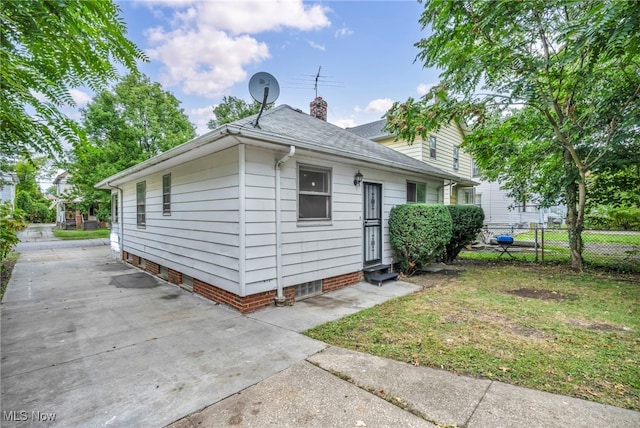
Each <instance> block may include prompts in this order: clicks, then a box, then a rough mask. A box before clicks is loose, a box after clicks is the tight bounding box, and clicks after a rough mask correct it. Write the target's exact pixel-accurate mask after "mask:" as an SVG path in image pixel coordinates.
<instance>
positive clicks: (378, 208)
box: [363, 183, 382, 266]
mask: <svg viewBox="0 0 640 428" xmlns="http://www.w3.org/2000/svg"><path fill="white" fill-rule="evenodd" d="M363 214H364V264H365V266H366V265H372V264H376V263H380V262H381V261H382V184H378V183H364V213H363Z"/></svg>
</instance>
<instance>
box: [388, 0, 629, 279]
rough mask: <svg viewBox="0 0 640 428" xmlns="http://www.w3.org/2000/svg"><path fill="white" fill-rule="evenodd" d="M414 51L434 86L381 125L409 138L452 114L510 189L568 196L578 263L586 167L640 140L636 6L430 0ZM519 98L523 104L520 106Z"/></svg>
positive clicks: (482, 163)
mask: <svg viewBox="0 0 640 428" xmlns="http://www.w3.org/2000/svg"><path fill="white" fill-rule="evenodd" d="M420 23H421V24H422V25H423V27H424V28H426V27H429V28H430V30H431V33H430V35H429V36H428V37H426V38H424V39H422V40H420V41H419V42H417V43H416V46H417V47H418V48H419V49H420V53H419V54H418V59H420V60H421V61H423V62H424V65H425V66H427V67H432V66H435V67H438V68H439V69H441V70H442V72H441V75H440V77H441V79H442V82H441V85H439V86H438V87H435V88H434V90H433V91H431V92H430V93H429V94H427V95H426V96H424V97H423V98H422V99H420V100H417V101H416V100H413V99H409V100H407V101H406V102H404V103H396V104H394V106H393V107H392V108H391V110H390V111H389V112H388V115H387V118H388V130H390V131H391V132H394V133H396V134H397V135H399V136H400V137H402V138H404V139H406V140H409V141H413V139H415V138H416V137H417V136H420V137H422V138H425V137H426V135H428V133H429V132H430V131H431V130H434V129H437V128H438V127H440V126H442V125H443V124H446V123H449V122H450V121H451V120H454V119H458V120H465V121H466V122H467V123H468V124H469V125H470V127H471V133H470V135H468V137H467V138H465V142H464V144H463V148H464V149H466V150H467V151H468V152H470V153H471V154H472V155H474V158H475V160H476V162H477V164H478V165H479V167H480V168H481V170H482V171H483V173H484V175H485V177H486V178H488V179H500V180H501V181H502V182H503V183H504V184H505V186H506V188H507V189H508V190H511V191H512V193H514V194H515V195H516V196H518V193H520V195H519V196H521V197H519V198H518V200H527V199H528V198H526V196H527V195H529V196H530V195H531V194H533V193H538V194H540V195H541V197H542V204H543V205H550V204H552V203H553V202H557V201H560V202H564V203H565V204H566V205H567V209H568V215H567V226H568V229H569V242H570V253H571V265H572V268H574V269H576V270H581V269H582V235H581V233H582V230H583V228H584V214H585V206H586V202H587V197H588V191H587V177H588V176H589V175H590V174H596V173H597V171H598V169H599V168H600V167H602V166H603V165H605V164H607V162H614V159H615V158H616V153H619V152H625V151H627V150H629V148H630V147H631V146H632V145H633V144H634V142H637V141H638V133H639V128H638V125H637V124H638V123H640V103H638V96H639V95H640V73H638V69H640V50H639V49H638V46H640V8H638V7H637V3H636V2H624V1H615V0H605V1H603V0H585V1H581V2H577V1H567V0H531V1H526V2H524V1H523V2H514V1H506V0H505V1H493V0H492V1H471V2H460V1H455V0H432V1H429V2H426V3H425V9H424V12H423V14H422V15H421V17H420ZM517 107H520V108H517Z"/></svg>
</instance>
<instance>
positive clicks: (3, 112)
mask: <svg viewBox="0 0 640 428" xmlns="http://www.w3.org/2000/svg"><path fill="white" fill-rule="evenodd" d="M119 13H120V9H119V8H118V7H117V6H116V5H114V4H113V3H112V2H111V1H108V0H105V1H86V2H80V1H67V0H60V1H57V2H52V1H46V0H32V1H28V2H26V1H5V2H2V3H0V24H1V28H2V30H1V31H2V37H1V40H2V44H1V50H0V63H1V64H2V67H0V81H1V82H2V87H1V97H0V98H1V101H0V103H1V109H0V149H2V153H3V154H5V155H6V156H29V155H30V152H35V153H38V154H46V155H57V154H60V153H61V150H62V148H61V141H67V142H69V143H73V142H78V141H79V140H81V139H82V138H83V134H82V133H81V131H80V129H79V128H78V127H77V125H76V124H75V123H74V122H73V121H72V120H70V119H69V118H67V117H66V116H65V115H64V114H62V113H61V112H60V111H59V109H60V108H61V107H65V106H74V105H75V103H74V101H73V99H72V97H71V95H70V92H69V88H73V87H79V86H84V85H86V86H89V87H90V88H91V89H93V90H94V91H98V90H101V89H103V88H104V87H105V86H106V85H107V84H108V82H109V81H111V80H113V79H115V78H117V76H118V72H117V67H116V64H121V65H123V66H124V67H125V68H126V69H127V70H129V71H132V72H135V71H136V70H137V67H136V61H137V60H146V56H145V55H144V53H143V52H142V51H141V50H139V49H138V48H137V47H136V46H135V45H134V44H133V43H131V42H130V41H129V40H127V39H126V38H125V36H124V34H125V33H126V28H125V26H124V24H123V22H122V20H121V19H120V18H119Z"/></svg>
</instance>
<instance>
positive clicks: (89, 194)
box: [68, 74, 195, 210]
mask: <svg viewBox="0 0 640 428" xmlns="http://www.w3.org/2000/svg"><path fill="white" fill-rule="evenodd" d="M82 124H83V125H84V128H85V130H86V133H87V137H88V142H87V143H81V142H78V143H76V144H75V146H74V148H73V152H72V154H71V158H72V160H71V164H70V165H69V167H68V169H69V172H70V178H69V182H70V183H71V184H73V185H74V187H75V188H76V192H77V194H75V195H72V196H74V197H79V198H80V199H81V200H82V201H83V202H82V203H81V205H84V209H85V210H86V209H88V207H89V206H91V205H96V204H97V205H103V206H108V205H109V203H110V202H109V201H110V198H109V192H105V191H104V190H98V189H95V188H94V187H93V186H94V185H95V184H96V183H98V182H99V181H102V180H103V179H105V178H107V177H109V176H110V175H113V174H115V173H117V172H119V171H122V170H124V169H126V168H129V167H131V166H133V165H136V164H138V163H140V162H142V161H144V160H146V159H149V158H150V157H152V156H155V155H157V154H158V153H161V152H164V151H166V150H169V149H170V148H172V147H175V146H177V145H179V144H182V143H184V142H186V141H188V140H190V139H191V138H193V137H195V127H194V125H193V124H192V123H191V122H189V118H188V117H187V115H186V114H185V113H184V111H183V110H182V109H181V108H180V101H178V100H177V99H176V98H175V97H174V96H173V95H172V94H170V93H169V92H166V91H164V90H163V89H162V87H161V85H160V84H159V83H152V82H151V81H150V80H149V78H148V77H146V76H141V75H133V74H132V75H129V76H126V77H125V78H124V79H123V80H122V81H120V82H119V83H118V84H117V85H116V86H115V87H114V88H113V90H112V91H108V90H105V91H102V92H100V93H99V94H98V95H97V96H96V97H95V98H94V99H93V100H92V101H91V102H90V103H89V104H88V105H87V106H86V108H84V109H83V110H82Z"/></svg>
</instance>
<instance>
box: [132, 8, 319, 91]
mask: <svg viewBox="0 0 640 428" xmlns="http://www.w3.org/2000/svg"><path fill="white" fill-rule="evenodd" d="M145 4H147V5H149V6H150V7H153V6H154V5H163V6H169V7H171V8H173V10H174V12H173V13H174V15H173V18H172V20H171V28H164V27H154V28H150V29H148V30H147V31H146V33H145V35H146V37H147V40H148V42H149V43H150V44H151V48H150V49H148V50H147V54H148V55H149V57H150V58H151V59H152V60H156V61H159V62H161V63H162V64H163V65H164V68H163V69H162V72H161V77H160V80H161V83H162V84H163V85H164V86H175V85H179V86H180V87H181V89H182V91H183V92H184V93H186V94H196V95H201V96H207V97H219V96H222V95H224V94H226V93H227V92H228V91H229V89H230V88H231V87H232V86H233V85H234V84H236V83H238V82H241V81H243V80H246V78H247V71H246V68H247V66H248V65H250V64H255V63H260V62H262V61H264V60H266V59H267V58H269V57H270V53H269V47H268V46H267V44H266V43H264V42H261V41H259V40H257V39H256V38H255V37H252V36H251V35H252V34H256V33H261V32H265V31H279V30H281V29H283V28H293V29H297V30H301V31H309V30H314V29H319V28H324V27H327V26H330V25H331V22H330V21H329V19H328V18H327V15H326V13H327V12H328V11H329V8H327V7H325V6H320V5H307V4H304V3H303V2H302V1H301V0H273V1H234V2H231V1H196V2H189V1H177V0H176V1H168V0H164V1H163V0H156V1H149V2H146V3H145ZM309 44H310V45H311V46H312V47H314V48H316V49H321V50H324V46H321V45H318V44H315V43H313V42H309Z"/></svg>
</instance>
